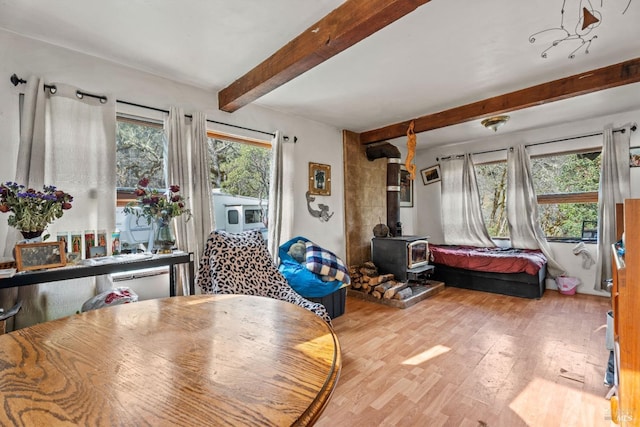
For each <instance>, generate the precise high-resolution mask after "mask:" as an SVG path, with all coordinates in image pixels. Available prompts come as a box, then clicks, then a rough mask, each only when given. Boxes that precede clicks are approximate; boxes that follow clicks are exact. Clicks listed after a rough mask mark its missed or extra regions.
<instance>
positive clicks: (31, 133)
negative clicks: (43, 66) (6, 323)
mask: <svg viewBox="0 0 640 427" xmlns="http://www.w3.org/2000/svg"><path fill="white" fill-rule="evenodd" d="M47 95H48V94H47V93H45V91H44V81H43V80H42V79H41V78H40V77H36V76H30V77H29V80H28V81H27V85H26V87H25V92H24V102H23V106H22V112H21V113H22V114H21V119H20V146H19V147H18V159H17V161H16V182H17V183H19V184H24V185H26V186H27V187H31V188H38V189H40V188H42V186H43V185H44V155H45V139H44V127H45V103H46V99H47ZM19 238H21V237H20V234H19V232H18V230H16V229H14V228H11V227H10V228H9V232H8V233H7V240H6V246H5V251H4V256H5V257H9V258H12V257H13V247H14V246H15V244H16V242H17V241H18V240H19ZM16 293H17V290H16Z"/></svg>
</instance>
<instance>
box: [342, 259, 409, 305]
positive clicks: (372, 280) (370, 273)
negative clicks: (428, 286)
mask: <svg viewBox="0 0 640 427" xmlns="http://www.w3.org/2000/svg"><path fill="white" fill-rule="evenodd" d="M349 276H350V277H351V289H354V290H356V291H360V292H363V293H365V294H370V295H371V296H372V297H374V298H378V299H382V298H385V299H397V300H404V299H407V298H409V297H410V296H411V295H412V290H411V287H409V285H408V284H407V283H402V282H397V281H396V280H394V276H393V274H379V273H378V268H377V267H376V265H375V264H374V263H372V262H371V261H367V262H365V263H364V264H362V265H359V266H351V267H349Z"/></svg>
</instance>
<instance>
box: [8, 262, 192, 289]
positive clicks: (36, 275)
mask: <svg viewBox="0 0 640 427" xmlns="http://www.w3.org/2000/svg"><path fill="white" fill-rule="evenodd" d="M109 258H112V259H111V260H109ZM114 259H115V260H118V261H114V262H111V261H113V260H114ZM106 261H109V262H106ZM178 264H187V267H188V271H189V293H190V294H191V295H194V294H195V271H194V270H195V267H194V261H193V253H192V252H189V253H186V252H175V253H173V254H166V255H150V256H149V257H148V258H137V259H136V258H132V259H127V256H126V255H118V256H116V257H107V258H105V262H104V263H102V264H97V265H69V266H66V267H60V268H50V269H48V270H36V271H25V272H21V273H18V274H16V275H15V276H13V277H10V278H6V279H0V289H6V288H13V287H16V286H27V285H33V284H36V283H47V282H56V281H59V280H69V279H77V278H80V277H92V276H100V275H103V274H111V273H120V272H123V271H133V270H141V269H144V268H153V267H163V266H165V265H166V266H169V295H170V296H172V297H173V296H175V295H176V291H177V290H176V266H177V265H178Z"/></svg>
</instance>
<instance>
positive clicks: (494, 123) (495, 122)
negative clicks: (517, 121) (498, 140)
mask: <svg viewBox="0 0 640 427" xmlns="http://www.w3.org/2000/svg"><path fill="white" fill-rule="evenodd" d="M507 121H509V116H495V117H489V118H488V119H484V120H483V121H481V122H480V124H481V125H482V126H484V127H486V128H487V129H491V130H492V131H494V132H496V131H497V130H498V128H499V127H500V126H502V125H503V124H505V123H507Z"/></svg>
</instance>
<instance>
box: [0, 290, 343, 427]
mask: <svg viewBox="0 0 640 427" xmlns="http://www.w3.org/2000/svg"><path fill="white" fill-rule="evenodd" d="M340 368H341V356H340V346H339V343H338V340H337V337H336V336H335V334H334V332H333V330H332V329H331V327H330V326H329V325H328V324H327V323H326V322H324V321H323V320H322V319H321V318H320V317H318V316H316V315H315V314H313V313H312V312H310V311H307V310H305V309H303V308H301V307H298V306H296V305H293V304H289V303H286V302H283V301H279V300H274V299H270V298H264V297H256V296H247V295H197V296H185V297H175V298H164V299H159V300H149V301H143V302H137V303H132V304H125V305H119V306H113V307H108V308H103V309H99V310H94V311H89V312H86V313H82V314H77V315H73V316H70V317H66V318H62V319H58V320H54V321H51V322H46V323H41V324H38V325H35V326H32V327H29V328H24V329H20V330H17V331H14V332H11V333H9V334H6V335H2V336H0V401H2V403H3V409H2V410H1V411H0V425H5V424H9V425H28V426H35V425H38V426H45V425H47V426H53V425H61V424H64V425H92V426H113V425H136V426H142V425H151V426H161V425H171V426H174V425H183V426H184V425H192V426H213V425H233V426H237V425H253V426H256V425H260V426H267V425H272V426H288V425H311V424H313V423H314V422H315V421H316V419H317V418H318V416H319V415H320V413H321V412H322V410H323V409H324V407H325V405H326V404H327V402H328V400H329V398H330V396H331V393H332V392H333V389H334V387H335V386H336V383H337V380H338V376H339V373H340Z"/></svg>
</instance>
